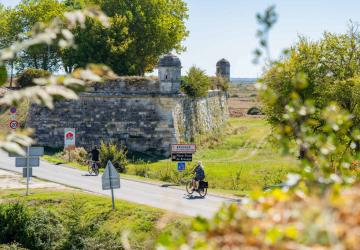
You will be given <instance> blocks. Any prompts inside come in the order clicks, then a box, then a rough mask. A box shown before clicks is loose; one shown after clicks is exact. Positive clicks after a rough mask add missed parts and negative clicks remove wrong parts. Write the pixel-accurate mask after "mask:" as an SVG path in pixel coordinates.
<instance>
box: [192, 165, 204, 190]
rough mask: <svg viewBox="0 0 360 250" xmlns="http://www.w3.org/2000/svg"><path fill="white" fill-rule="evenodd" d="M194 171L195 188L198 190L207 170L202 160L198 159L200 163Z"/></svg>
mask: <svg viewBox="0 0 360 250" xmlns="http://www.w3.org/2000/svg"><path fill="white" fill-rule="evenodd" d="M192 173H195V177H194V179H193V189H194V190H197V189H198V188H199V183H200V181H203V180H204V179H205V171H204V167H203V165H202V163H201V161H198V164H197V166H196V167H195V169H194V170H193V171H192Z"/></svg>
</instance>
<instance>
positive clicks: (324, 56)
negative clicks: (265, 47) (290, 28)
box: [261, 27, 360, 156]
mask: <svg viewBox="0 0 360 250" xmlns="http://www.w3.org/2000/svg"><path fill="white" fill-rule="evenodd" d="M359 76H360V36H359V33H358V32H357V31H356V29H355V28H354V27H353V28H352V29H351V30H350V31H349V32H348V33H347V34H342V35H337V34H332V33H328V32H326V33H324V35H323V38H322V39H321V40H319V41H315V42H314V41H309V40H307V39H305V38H303V37H301V38H300V40H299V42H298V43H297V44H296V45H295V46H294V47H293V48H291V49H290V52H289V55H288V57H286V58H284V59H283V60H281V61H279V62H277V63H275V64H273V65H272V66H271V68H270V69H269V70H268V71H267V72H266V73H265V74H264V76H263V77H262V79H261V81H262V82H263V83H264V84H266V86H267V88H269V90H271V91H272V94H273V98H263V103H264V107H263V110H264V112H265V113H266V115H267V118H268V121H269V122H270V123H271V124H272V125H278V124H282V123H283V122H284V119H285V117H284V114H285V113H286V111H287V110H286V109H287V104H288V103H289V102H290V101H291V100H292V98H293V96H292V93H293V91H294V90H296V89H297V88H300V89H301V91H297V94H298V95H299V96H298V98H301V99H303V100H305V99H306V100H308V101H311V102H312V103H313V105H314V107H315V109H316V112H314V114H313V115H312V117H311V118H312V120H313V126H312V127H313V131H314V132H315V133H316V132H317V131H319V130H321V129H323V127H324V121H323V119H322V118H321V116H320V110H322V109H324V108H325V107H326V106H327V105H328V104H329V103H330V102H332V101H334V102H336V103H337V105H339V106H340V107H341V108H342V109H344V110H346V111H347V112H349V113H352V114H353V115H354V118H353V126H355V127H356V126H359V125H360V95H359V94H358V93H359V90H360V78H359ZM299 78H303V80H301V79H299ZM300 83H301V84H303V86H298V84H300ZM302 150H303V149H302ZM302 150H301V151H302ZM303 154H304V152H300V155H301V156H302V155H303Z"/></svg>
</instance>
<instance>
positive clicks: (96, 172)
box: [93, 166, 99, 176]
mask: <svg viewBox="0 0 360 250" xmlns="http://www.w3.org/2000/svg"><path fill="white" fill-rule="evenodd" d="M93 172H94V174H95V175H96V176H98V175H99V168H98V167H97V166H96V167H94V169H93Z"/></svg>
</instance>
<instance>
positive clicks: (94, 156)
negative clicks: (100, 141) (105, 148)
mask: <svg viewBox="0 0 360 250" xmlns="http://www.w3.org/2000/svg"><path fill="white" fill-rule="evenodd" d="M99 155H100V151H99V150H98V149H97V147H96V146H95V147H94V149H93V150H91V160H92V161H95V162H98V161H99Z"/></svg>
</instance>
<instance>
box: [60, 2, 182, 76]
mask: <svg viewBox="0 0 360 250" xmlns="http://www.w3.org/2000/svg"><path fill="white" fill-rule="evenodd" d="M84 2H85V3H84ZM66 4H67V5H68V6H82V5H84V4H85V5H90V4H97V5H99V6H100V7H101V9H102V10H103V11H104V12H105V13H106V14H107V15H108V16H109V17H111V26H110V27H109V28H107V29H106V28H103V27H101V26H99V25H98V23H96V22H93V21H91V22H90V21H89V22H87V24H86V27H87V28H86V32H85V33H83V32H79V31H78V30H76V31H75V32H74V33H75V40H76V43H77V49H76V50H72V51H70V52H69V51H64V53H63V56H62V58H63V62H64V65H65V68H66V69H68V70H71V69H73V68H76V67H81V66H83V65H84V63H85V62H96V63H105V64H106V65H108V66H110V67H111V68H112V69H113V70H114V71H115V72H116V73H118V74H119V75H144V74H145V72H149V71H152V70H153V69H154V67H155V66H156V64H157V62H158V58H159V57H160V56H161V55H162V54H165V53H167V52H169V51H171V50H173V49H175V50H176V51H178V52H181V51H183V50H184V49H185V48H184V47H183V46H182V45H181V42H182V41H183V40H184V38H185V37H186V36H187V35H188V31H187V30H186V26H185V23H184V22H185V19H187V18H188V15H187V7H186V4H185V3H184V2H183V1H182V0H132V1H129V0H87V1H78V0H68V1H66ZM89 51H90V52H89Z"/></svg>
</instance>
